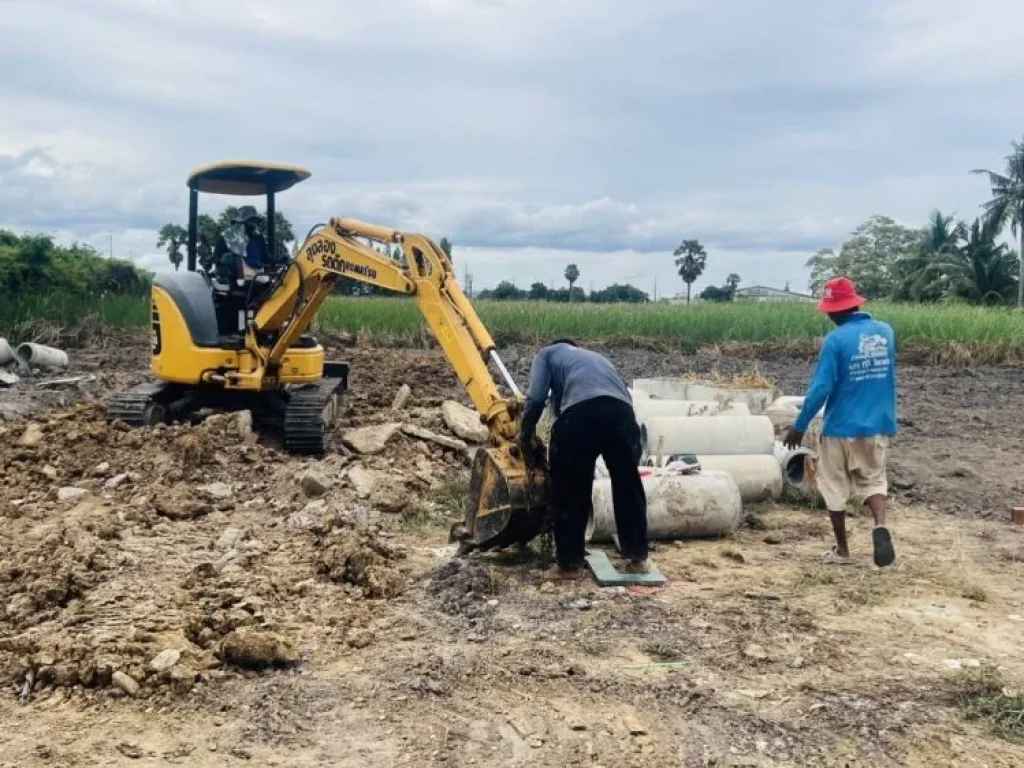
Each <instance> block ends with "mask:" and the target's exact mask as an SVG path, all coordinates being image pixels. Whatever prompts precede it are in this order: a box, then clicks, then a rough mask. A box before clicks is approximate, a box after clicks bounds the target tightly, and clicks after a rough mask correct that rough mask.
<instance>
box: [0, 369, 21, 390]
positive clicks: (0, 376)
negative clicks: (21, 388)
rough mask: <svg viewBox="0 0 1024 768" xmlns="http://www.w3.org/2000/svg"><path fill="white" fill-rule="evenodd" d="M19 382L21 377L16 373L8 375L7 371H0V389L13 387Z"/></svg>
mask: <svg viewBox="0 0 1024 768" xmlns="http://www.w3.org/2000/svg"><path fill="white" fill-rule="evenodd" d="M20 380H21V377H20V376H18V374H16V373H8V372H7V371H0V387H13V386H14V385H15V384H17V383H18V382H19V381H20Z"/></svg>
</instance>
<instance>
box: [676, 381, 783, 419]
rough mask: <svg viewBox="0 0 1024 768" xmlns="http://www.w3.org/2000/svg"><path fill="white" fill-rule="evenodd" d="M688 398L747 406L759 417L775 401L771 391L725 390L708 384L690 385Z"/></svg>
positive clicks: (688, 386)
mask: <svg viewBox="0 0 1024 768" xmlns="http://www.w3.org/2000/svg"><path fill="white" fill-rule="evenodd" d="M686 397H687V398H688V399H690V400H717V401H718V402H720V403H738V404H743V405H746V406H747V408H749V409H750V412H751V413H753V414H755V415H758V414H762V413H764V412H765V409H766V408H767V407H768V406H769V405H771V404H772V401H773V400H774V399H775V392H773V391H772V390H771V389H723V388H721V387H713V386H709V385H706V384H689V385H687V387H686Z"/></svg>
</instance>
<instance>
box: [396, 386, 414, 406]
mask: <svg viewBox="0 0 1024 768" xmlns="http://www.w3.org/2000/svg"><path fill="white" fill-rule="evenodd" d="M411 396H412V390H411V389H410V388H409V385H408V384H403V385H402V386H401V387H399V388H398V392H396V393H395V399H394V400H393V401H392V403H391V410H392V411H400V410H402V409H403V408H405V404H406V403H408V402H409V398H410V397H411Z"/></svg>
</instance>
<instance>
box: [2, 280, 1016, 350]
mask: <svg viewBox="0 0 1024 768" xmlns="http://www.w3.org/2000/svg"><path fill="white" fill-rule="evenodd" d="M474 305H475V307H476V309H477V311H478V312H479V314H480V317H481V319H482V320H483V322H484V324H485V325H486V326H487V328H488V329H489V330H490V332H491V334H492V335H493V336H494V337H495V338H496V339H497V340H498V342H499V343H509V342H513V341H534V340H539V339H548V338H552V337H555V336H573V337H577V338H580V339H590V340H600V339H606V340H614V339H632V340H635V339H646V340H650V341H654V342H660V343H663V344H666V345H668V346H670V347H673V348H679V349H684V350H685V349H693V348H696V347H698V346H702V345H715V344H717V345H729V344H750V343H770V344H774V345H780V346H785V345H787V344H788V345H795V346H798V347H799V346H801V345H802V346H803V347H805V348H806V349H813V344H815V343H816V342H817V340H818V339H820V338H821V337H822V336H823V335H824V334H825V333H827V332H828V330H829V328H830V324H829V322H828V320H827V318H825V317H823V316H822V315H820V314H819V313H817V312H816V311H815V309H814V306H813V305H807V304H798V303H752V302H751V303H747V302H743V303H735V304H703V303H702V304H694V305H692V306H690V307H687V306H685V305H680V304H650V305H626V304H571V305H570V304H554V303H544V302H501V301H478V302H474ZM870 309H871V311H872V312H873V313H874V314H875V316H876V317H878V318H879V319H881V320H885V321H887V322H889V323H891V324H892V325H893V327H894V328H895V329H896V334H897V338H898V341H899V343H900V345H901V348H925V349H932V350H941V351H942V354H943V355H944V357H942V358H941V359H949V358H950V357H952V358H953V359H960V361H961V362H968V361H970V360H971V359H973V360H974V361H975V362H983V361H993V362H994V361H1003V360H1021V359H1024V313H1021V312H1016V311H1014V310H1011V309H991V308H982V307H972V306H967V305H959V304H946V305H931V306H927V305H911V304H891V303H885V302H878V303H873V304H872V305H871V307H870ZM90 314H98V315H99V316H100V318H102V320H103V321H104V322H106V323H108V324H110V325H114V326H122V327H129V326H136V327H143V326H145V325H146V323H147V320H148V318H147V315H148V312H147V306H146V301H145V300H143V299H134V298H125V297H115V298H107V299H100V298H91V297H70V296H59V295H48V296H30V297H15V298H13V299H10V298H9V297H0V333H5V334H10V333H11V331H12V329H14V328H16V327H17V326H18V325H19V324H24V323H25V322H26V321H32V320H45V321H49V322H53V323H57V324H65V325H66V324H74V323H76V322H78V321H79V320H81V319H82V318H84V317H86V316H87V315H90ZM318 325H319V327H320V329H321V330H326V331H344V332H347V333H352V334H363V335H372V336H375V337H379V338H381V339H382V340H386V339H391V340H392V341H393V342H395V343H409V342H412V343H417V342H419V341H421V340H422V339H423V338H425V334H424V330H423V329H424V323H423V320H422V317H421V316H420V313H419V310H418V309H417V307H416V303H415V302H414V301H412V300H410V299H407V298H403V297H395V298H361V299H345V298H336V299H331V300H329V301H328V302H327V303H326V304H325V305H324V306H323V308H322V309H321V311H320V315H319V318H318Z"/></svg>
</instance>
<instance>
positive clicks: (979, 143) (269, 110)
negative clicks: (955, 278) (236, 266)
mask: <svg viewBox="0 0 1024 768" xmlns="http://www.w3.org/2000/svg"><path fill="white" fill-rule="evenodd" d="M4 13H5V16H4V25H5V42H4V46H3V48H2V49H0V112H2V113H3V115H4V121H3V125H0V218H2V219H3V220H4V221H6V222H7V223H8V225H9V226H12V227H14V228H15V229H18V230H42V231H50V232H60V233H63V235H62V236H66V237H68V238H75V239H79V240H84V241H88V242H94V243H96V244H99V245H106V246H109V239H110V237H111V236H113V238H114V242H115V243H116V244H118V247H119V248H122V249H125V250H126V251H129V252H135V253H136V255H137V258H140V259H143V260H145V263H146V264H151V265H153V266H160V265H162V263H163V262H164V261H165V260H166V258H165V257H164V256H163V255H162V254H161V253H160V252H159V251H158V250H157V249H156V248H155V245H154V243H155V232H154V230H155V229H156V228H157V227H159V225H160V224H162V223H163V222H165V221H171V220H177V221H181V220H183V219H184V217H185V211H186V205H187V192H186V190H185V186H184V179H185V176H186V175H187V173H188V171H189V170H190V169H191V168H193V167H195V166H197V165H200V164H204V163H207V162H211V161H214V160H218V159H229V158H239V157H242V158H245V157H254V158H262V159H266V160H271V161H278V162H291V163H297V164H302V165H306V166H308V167H309V168H310V169H311V170H312V171H313V178H312V179H311V180H310V181H308V182H307V183H305V184H303V185H301V186H300V187H298V188H296V189H295V190H294V191H291V192H289V193H287V195H286V196H282V198H281V200H280V203H279V205H280V207H281V209H282V210H284V211H285V213H286V214H287V215H288V216H289V217H290V218H291V219H292V220H293V222H294V223H295V225H296V230H297V231H301V232H304V231H306V229H307V228H308V227H309V226H310V225H312V224H314V223H316V222H317V221H322V220H325V219H326V218H328V217H330V216H333V215H354V216H358V217H360V218H365V219H369V220H375V221H381V222H384V223H388V224H391V225H394V226H397V227H400V228H405V229H416V230H421V231H426V232H428V233H430V234H432V235H434V236H436V237H440V236H442V235H446V236H449V237H451V238H452V239H454V240H455V241H456V243H457V244H458V247H459V248H460V249H464V251H465V253H466V255H467V256H469V257H470V258H471V260H474V261H476V262H478V265H479V266H478V267H477V266H476V265H474V266H475V268H477V273H478V274H477V276H476V279H477V281H478V285H482V284H484V283H480V282H479V281H480V280H484V281H485V282H496V280H498V279H501V274H502V269H503V267H502V265H503V264H516V265H522V267H523V269H524V270H525V269H526V267H527V266H530V265H532V266H530V268H531V269H535V270H536V272H537V277H538V279H541V280H548V279H554V278H555V277H557V274H558V273H559V272H560V270H561V269H564V264H565V263H568V261H569V260H577V261H580V262H581V269H583V263H585V264H586V265H587V266H586V269H585V273H586V275H587V278H586V280H588V281H589V279H591V277H592V278H593V279H594V281H595V285H603V284H605V283H608V282H612V281H614V280H623V279H625V276H627V275H631V274H634V273H638V272H642V271H643V270H644V269H647V271H648V272H649V273H650V276H651V278H652V282H653V276H654V274H657V275H658V279H659V281H672V280H674V279H675V278H673V275H672V269H671V257H670V254H671V251H672V250H673V249H674V248H675V246H676V245H678V243H679V241H680V240H681V239H683V238H684V237H697V238H699V239H701V240H702V242H705V243H706V245H707V246H708V250H709V253H710V254H711V259H710V261H709V268H708V274H707V276H706V279H707V280H719V279H721V277H724V275H725V274H727V273H728V272H731V271H740V272H741V274H742V275H743V276H744V279H745V282H751V281H752V282H768V283H774V282H780V281H783V280H791V281H794V285H793V287H794V288H797V287H800V285H801V283H800V281H802V280H803V279H804V277H805V272H804V270H803V262H804V261H805V260H806V258H807V256H809V255H810V254H812V253H813V252H814V251H816V250H817V249H818V248H820V247H823V246H836V245H838V243H839V242H840V241H841V240H842V238H843V237H844V235H845V234H846V233H848V232H849V231H850V230H852V229H853V228H854V227H855V226H857V224H859V223H860V222H861V221H863V220H864V219H866V218H867V217H868V216H870V215H871V214H873V213H884V214H887V215H891V216H893V217H894V218H897V219H899V220H902V221H904V222H905V223H908V224H918V223H923V222H924V220H925V218H926V216H927V214H928V212H929V211H930V210H931V209H932V208H936V207H939V208H942V209H943V210H946V211H954V212H956V213H957V214H959V215H961V216H964V217H972V216H974V215H976V213H977V211H978V205H979V204H980V203H981V202H982V201H983V200H984V199H985V196H986V193H987V190H986V186H985V183H984V180H983V179H980V178H978V177H972V176H969V175H968V174H967V171H968V170H969V169H970V168H974V167H978V166H989V167H991V166H994V165H999V164H1000V163H1001V162H1002V157H1003V156H1004V155H1005V154H1006V152H1007V151H1008V149H1009V142H1010V140H1011V139H1014V138H1019V137H1018V136H1016V135H1015V134H1014V132H1015V131H1017V130H1019V126H1020V125H1022V124H1024V104H1020V103H1019V100H1015V99H1013V98H1012V96H1013V94H1015V93H1016V91H1017V90H1019V87H1018V83H1019V81H1020V78H1021V76H1022V75H1024V47H1021V46H1019V45H1017V42H1016V39H1015V35H1016V32H1015V30H1016V29H1017V28H1019V26H1020V24H1021V23H1022V22H1024V6H1021V7H1020V8H1018V7H1017V6H1015V5H1012V4H1009V5H1008V4H1006V3H1005V2H998V0H975V2H972V3H966V2H963V1H962V0H927V1H926V0H866V1H865V2H863V3H815V2H812V0H785V1H784V2H780V3H774V4H765V3H763V2H759V1H758V0H735V1H734V2H730V3H726V4H723V3H714V2H711V0H636V2H634V3H632V4H631V5H630V6H629V12H628V13H625V12H623V6H622V5H621V3H618V2H613V0H587V1H586V2H584V0H564V2H558V3H552V2H547V1H546V0H516V1H515V2H512V0H379V2H376V3H364V2H355V0H293V2H292V3H291V4H282V3H280V2H277V1H276V0H252V1H251V2H248V3H245V4H240V3H237V2H235V1H234V0H179V2H176V3H166V2H163V0H48V1H47V2H45V3H42V2H39V3H11V4H7V6H5V10H4ZM227 202H232V201H228V200H223V199H220V200H205V201H204V205H205V206H206V210H214V209H215V207H216V206H218V205H221V204H225V203H227ZM146 232H153V234H152V235H151V236H150V238H149V242H147V240H146V237H147V236H146V235H145V233H146ZM478 257H479V258H478ZM633 261H636V265H637V266H636V268H634V267H633V266H630V265H631V264H632V263H633ZM652 263H657V264H659V265H660V266H658V267H657V268H653V267H652V268H649V269H648V267H647V265H648V264H652ZM666 264H667V265H668V266H666ZM658 270H662V271H658ZM517 271H518V270H517ZM744 272H745V274H744ZM719 273H721V275H720V274H719ZM644 274H646V273H644ZM545 276H547V277H545ZM517 279H519V278H517ZM521 279H522V281H524V283H525V282H528V281H532V280H530V278H529V276H528V275H527V274H526V273H525V272H523V276H522V278H521Z"/></svg>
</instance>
